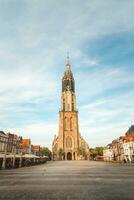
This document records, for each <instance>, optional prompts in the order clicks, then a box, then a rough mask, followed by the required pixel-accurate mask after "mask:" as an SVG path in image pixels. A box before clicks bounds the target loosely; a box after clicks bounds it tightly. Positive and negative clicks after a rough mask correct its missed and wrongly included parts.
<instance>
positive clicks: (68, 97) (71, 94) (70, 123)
mask: <svg viewBox="0 0 134 200" xmlns="http://www.w3.org/2000/svg"><path fill="white" fill-rule="evenodd" d="M88 154H89V146H88V144H87V143H86V141H85V140H84V139H83V138H82V137H81V135H80V132H79V122H78V111H77V109H76V96H75V80H74V77H73V74H72V71H71V65H70V64H69V61H68V62H67V64H66V70H65V73H64V76H63V78H62V95H61V110H60V111H59V133H58V137H56V135H55V136H54V140H53V143H52V155H53V160H81V159H82V160H85V159H88V157H89V156H88Z"/></svg>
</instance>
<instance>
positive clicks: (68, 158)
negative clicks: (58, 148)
mask: <svg viewBox="0 0 134 200" xmlns="http://www.w3.org/2000/svg"><path fill="white" fill-rule="evenodd" d="M67 160H72V153H70V152H68V153H67Z"/></svg>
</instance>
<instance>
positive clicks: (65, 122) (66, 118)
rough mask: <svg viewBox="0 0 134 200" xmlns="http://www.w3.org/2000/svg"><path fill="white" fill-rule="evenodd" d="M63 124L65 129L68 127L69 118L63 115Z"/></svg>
mask: <svg viewBox="0 0 134 200" xmlns="http://www.w3.org/2000/svg"><path fill="white" fill-rule="evenodd" d="M64 125H65V130H69V129H70V119H69V118H68V117H65V120H64Z"/></svg>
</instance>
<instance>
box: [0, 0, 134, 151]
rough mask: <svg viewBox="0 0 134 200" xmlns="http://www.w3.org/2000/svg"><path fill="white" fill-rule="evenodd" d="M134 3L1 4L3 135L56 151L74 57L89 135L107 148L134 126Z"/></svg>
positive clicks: (6, 0)
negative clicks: (66, 78) (66, 72)
mask: <svg viewBox="0 0 134 200" xmlns="http://www.w3.org/2000/svg"><path fill="white" fill-rule="evenodd" d="M133 11H134V1H132V0H118V1H117V0H109V1H105V0H94V1H93V0H88V1H80V0H77V1H76V0H73V1H71V0H68V1H62V0H59V1H55V0H49V1H46V0H22V1H18V0H0V129H1V130H5V131H12V132H14V133H18V134H19V135H22V136H23V137H30V138H31V140H32V143H34V144H41V145H47V146H49V147H51V143H52V138H53V136H54V134H58V111H59V109H60V98H61V78H62V76H63V73H64V70H65V63H66V52H67V50H68V49H69V52H70V62H71V67H72V71H73V74H74V77H75V81H76V96H77V109H78V111H79V124H80V132H81V135H82V136H83V137H84V138H85V139H86V140H87V142H88V143H89V145H90V146H99V145H106V144H107V143H109V142H110V141H111V140H113V139H115V138H117V137H118V136H120V135H124V133H125V132H126V131H127V129H128V127H129V126H130V125H131V123H133V122H134V100H133V98H134V20H133V19H134V12H133Z"/></svg>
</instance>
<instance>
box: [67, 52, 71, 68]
mask: <svg viewBox="0 0 134 200" xmlns="http://www.w3.org/2000/svg"><path fill="white" fill-rule="evenodd" d="M67 65H70V63H69V51H67Z"/></svg>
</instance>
